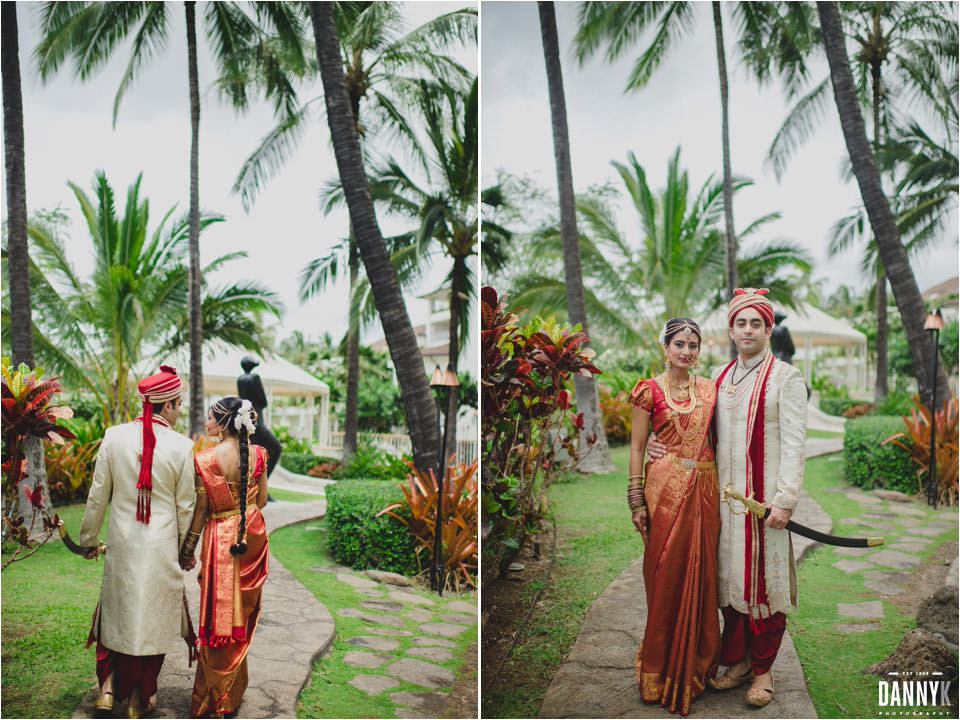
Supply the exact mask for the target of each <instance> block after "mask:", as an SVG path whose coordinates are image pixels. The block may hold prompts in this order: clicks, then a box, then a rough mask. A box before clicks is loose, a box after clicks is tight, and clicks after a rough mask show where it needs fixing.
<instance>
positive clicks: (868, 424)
mask: <svg viewBox="0 0 960 720" xmlns="http://www.w3.org/2000/svg"><path fill="white" fill-rule="evenodd" d="M902 429H903V421H902V420H901V419H900V418H898V417H889V416H883V415H865V416H863V417H858V418H853V419H852V420H848V421H847V422H846V424H845V425H844V433H843V472H844V475H846V478H847V481H848V482H850V483H851V484H853V485H859V486H860V487H863V488H866V489H868V490H869V489H870V488H875V487H882V488H887V489H890V490H900V491H902V492H907V493H913V492H916V490H917V481H916V471H915V469H914V466H913V462H912V461H911V459H910V453H909V452H907V451H906V450H904V449H903V448H901V447H897V446H896V445H893V444H887V445H884V444H883V441H884V440H885V439H886V438H888V437H890V436H891V435H893V434H894V433H896V432H898V431H900V430H902Z"/></svg>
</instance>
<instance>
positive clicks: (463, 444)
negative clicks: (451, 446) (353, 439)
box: [319, 432, 477, 464]
mask: <svg viewBox="0 0 960 720" xmlns="http://www.w3.org/2000/svg"><path fill="white" fill-rule="evenodd" d="M343 435H344V434H343V433H342V432H331V433H329V434H328V435H327V438H328V442H327V443H326V445H324V446H323V447H321V448H319V449H320V451H321V453H320V454H326V453H329V452H330V451H331V450H335V451H338V454H339V453H340V452H342V451H343ZM364 437H368V438H371V439H372V440H373V442H374V444H375V445H376V446H377V447H379V448H380V449H382V450H386V451H387V452H390V453H393V454H394V455H402V454H404V453H408V454H409V453H410V451H411V449H412V446H411V444H410V436H409V435H401V434H394V433H375V434H367V433H364ZM476 457H477V440H476V438H470V439H467V440H458V441H457V458H456V460H457V462H461V463H467V464H469V463H472V462H473V461H474V460H475V459H476Z"/></svg>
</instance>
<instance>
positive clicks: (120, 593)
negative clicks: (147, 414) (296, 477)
mask: <svg viewBox="0 0 960 720" xmlns="http://www.w3.org/2000/svg"><path fill="white" fill-rule="evenodd" d="M153 430H154V434H155V435H156V438H157V444H156V447H155V448H154V453H153V478H152V483H153V493H152V499H151V516H150V523H149V524H144V523H141V522H137V519H136V513H137V476H138V474H139V472H140V459H139V454H140V447H141V433H142V425H141V423H140V422H131V423H125V424H123V425H115V426H114V427H111V428H108V429H107V431H106V433H105V434H104V436H103V442H102V443H101V444H100V451H99V452H98V453H97V463H96V467H95V469H94V471H93V484H92V485H91V486H90V494H89V495H88V496H87V507H86V510H85V511H84V513H83V523H82V525H81V528H80V534H79V536H78V538H77V541H78V542H79V543H80V544H81V545H95V544H96V541H97V534H98V533H99V532H100V527H101V526H102V525H103V516H104V513H105V512H106V509H107V502H108V501H109V503H110V520H109V522H108V524H107V554H106V556H105V559H104V563H103V585H102V587H101V590H100V617H99V627H100V640H101V641H102V642H103V644H104V645H105V646H106V647H108V648H109V649H110V650H113V651H115V652H120V653H125V654H127V655H158V654H165V653H167V652H171V651H173V650H176V649H177V648H178V646H179V647H181V648H182V645H180V643H181V642H182V641H181V640H180V637H181V636H182V635H185V634H186V633H185V630H186V616H185V614H184V609H183V572H182V571H181V570H180V566H179V564H178V563H177V556H178V553H179V549H180V546H181V544H182V542H183V539H184V537H185V536H186V534H187V530H188V529H189V528H190V521H191V519H192V517H193V507H194V503H195V500H196V491H195V489H194V473H193V452H192V450H193V443H192V442H191V441H190V439H189V438H187V437H185V436H184V435H181V434H180V433H178V432H176V431H175V430H172V429H171V428H169V427H167V426H166V425H160V424H158V423H154V425H153ZM95 627H96V625H95Z"/></svg>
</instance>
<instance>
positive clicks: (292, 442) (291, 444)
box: [270, 425, 313, 470]
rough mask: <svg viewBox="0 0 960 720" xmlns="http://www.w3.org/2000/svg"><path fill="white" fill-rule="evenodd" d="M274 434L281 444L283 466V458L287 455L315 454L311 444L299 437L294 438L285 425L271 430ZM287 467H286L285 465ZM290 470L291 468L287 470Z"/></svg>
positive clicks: (281, 462)
mask: <svg viewBox="0 0 960 720" xmlns="http://www.w3.org/2000/svg"><path fill="white" fill-rule="evenodd" d="M270 430H271V432H272V433H273V436H274V437H275V438H276V439H277V441H278V442H279V443H280V464H281V465H283V456H284V455H286V454H287V453H290V454H294V453H311V454H312V453H313V451H312V450H311V449H310V443H308V442H307V441H306V440H301V439H300V438H298V437H294V436H293V435H291V434H290V429H289V428H287V427H286V426H284V425H277V426H276V427H274V428H271V429H270ZM283 466H284V467H287V466H286V465H283ZM287 469H288V470H289V469H290V468H287Z"/></svg>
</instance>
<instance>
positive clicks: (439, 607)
mask: <svg viewBox="0 0 960 720" xmlns="http://www.w3.org/2000/svg"><path fill="white" fill-rule="evenodd" d="M270 549H271V550H272V551H273V553H274V555H276V557H277V559H278V560H280V562H281V563H283V566H284V567H285V568H287V569H288V570H289V571H290V572H292V573H293V575H294V576H295V577H296V578H297V580H299V581H300V582H301V583H303V584H304V586H306V587H307V588H308V589H309V590H310V591H311V592H312V593H313V594H314V595H315V596H316V598H317V600H319V601H320V602H321V603H323V604H324V605H325V606H326V608H327V609H328V610H329V611H330V612H331V614H333V616H334V618H335V619H336V637H335V639H334V642H333V646H332V647H331V648H330V651H329V652H328V653H327V655H325V656H324V657H323V658H321V659H320V660H319V661H317V663H316V664H315V665H314V668H313V672H312V673H311V676H310V682H309V684H308V685H307V687H306V688H304V690H303V691H302V692H301V693H300V698H299V700H298V701H297V716H298V717H309V718H366V717H394V716H395V715H394V705H393V703H392V702H391V701H390V698H389V695H390V693H391V692H400V691H403V690H408V691H413V692H422V691H423V688H422V687H419V686H417V685H411V684H409V683H406V682H403V681H401V682H400V685H399V686H398V687H395V688H393V689H391V690H390V691H388V692H383V693H378V694H376V695H373V696H368V695H367V693H366V692H363V691H362V690H358V689H357V688H355V687H353V686H352V685H348V684H347V682H348V681H349V680H351V679H352V678H354V677H355V676H356V675H358V674H360V673H364V674H368V675H386V671H385V670H384V669H383V668H372V669H371V668H362V669H361V668H355V667H350V666H348V665H344V663H343V656H344V654H345V653H346V652H347V651H348V650H356V649H357V648H356V646H354V645H350V644H348V643H347V642H346V640H347V639H348V638H350V637H354V636H356V635H363V634H365V633H367V629H368V628H369V625H367V624H366V623H364V622H363V621H362V620H361V619H360V618H354V617H341V616H339V615H337V610H338V609H340V608H356V607H359V603H360V601H361V600H363V599H366V597H365V596H364V595H361V594H359V593H357V592H356V591H355V590H354V589H353V588H352V587H350V586H349V585H347V584H346V583H343V582H339V581H338V580H336V578H335V576H334V575H333V574H331V573H327V572H316V571H313V570H310V568H311V567H312V566H316V565H336V564H337V562H336V560H334V558H333V557H332V556H330V555H329V554H328V553H327V543H326V527H325V523H324V521H322V520H310V521H309V522H306V523H302V524H299V525H288V526H287V527H283V528H279V529H278V530H276V531H274V532H273V533H271V535H270ZM410 590H411V591H412V592H419V593H420V594H424V595H428V596H429V597H432V598H435V599H437V604H436V605H435V606H433V607H432V608H431V609H432V610H435V611H439V612H442V611H443V607H444V606H445V604H446V603H448V602H450V601H452V600H458V599H459V600H464V599H465V600H468V601H470V602H473V601H475V599H476V595H475V594H474V593H469V594H466V595H456V594H445V595H444V596H443V598H437V596H436V595H435V594H429V593H426V592H422V591H418V590H415V589H412V588H410ZM414 607H417V606H415V605H410V608H411V609H412V608H414ZM405 620H406V623H407V625H406V627H405V628H403V629H405V630H407V631H410V632H411V633H413V634H412V635H409V636H401V637H398V638H397V640H399V641H400V647H399V649H398V650H395V651H394V652H393V654H395V655H399V654H400V653H402V652H403V651H404V650H405V649H406V648H408V647H410V646H411V645H413V638H414V637H416V636H417V635H418V634H419V633H418V623H416V622H414V621H413V620H409V619H405ZM476 639H477V638H476V633H475V632H474V633H471V632H465V633H463V634H462V635H461V636H460V637H459V638H457V639H455V640H454V642H456V643H457V645H456V647H455V648H453V659H452V660H449V661H447V662H445V663H437V664H439V665H442V666H443V667H446V668H448V669H450V670H452V671H453V672H454V673H456V672H457V669H458V668H459V667H460V666H461V665H462V664H463V662H464V657H465V653H466V652H467V649H468V647H469V646H470V645H471V644H472V643H475V642H476Z"/></svg>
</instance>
